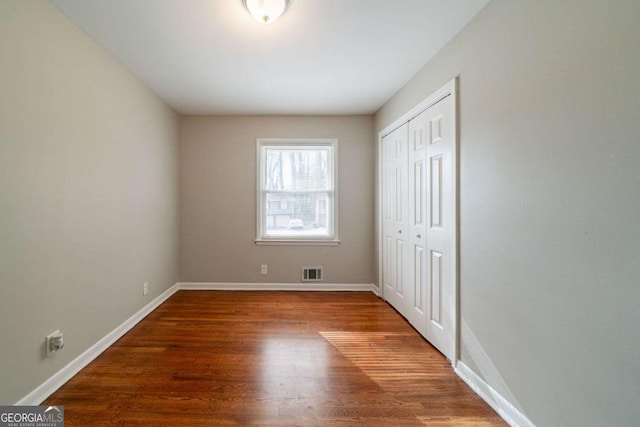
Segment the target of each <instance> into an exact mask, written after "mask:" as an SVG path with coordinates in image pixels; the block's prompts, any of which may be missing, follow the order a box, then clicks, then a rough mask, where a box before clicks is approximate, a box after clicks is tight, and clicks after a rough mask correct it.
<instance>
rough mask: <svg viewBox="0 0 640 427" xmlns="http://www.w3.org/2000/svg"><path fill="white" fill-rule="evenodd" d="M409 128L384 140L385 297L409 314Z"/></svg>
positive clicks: (401, 310) (402, 129)
mask: <svg viewBox="0 0 640 427" xmlns="http://www.w3.org/2000/svg"><path fill="white" fill-rule="evenodd" d="M407 151H408V141H407V125H406V124H405V125H403V126H401V127H400V128H398V129H396V130H395V131H393V132H391V133H390V134H389V135H387V136H385V137H384V138H383V139H382V155H383V162H382V163H383V174H384V178H383V182H382V205H383V212H382V218H383V224H382V229H383V230H382V232H383V248H382V251H383V256H382V259H383V263H384V265H383V293H384V298H385V299H386V300H387V301H388V302H389V303H390V304H391V305H392V306H394V307H395V309H396V310H398V311H399V312H400V313H402V314H403V315H404V316H406V312H407V311H408V310H407V309H408V302H407V290H408V289H407V283H408V274H409V271H408V270H409V268H408V264H409V245H408V244H407V234H408V230H407V226H408V210H409V202H408V193H409V192H408V174H407V167H408V157H407V156H408V153H407Z"/></svg>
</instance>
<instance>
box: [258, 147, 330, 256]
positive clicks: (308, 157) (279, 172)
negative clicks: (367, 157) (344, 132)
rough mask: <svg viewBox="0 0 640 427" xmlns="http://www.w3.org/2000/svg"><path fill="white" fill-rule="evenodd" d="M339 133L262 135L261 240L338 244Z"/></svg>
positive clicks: (259, 180)
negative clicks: (321, 136)
mask: <svg viewBox="0 0 640 427" xmlns="http://www.w3.org/2000/svg"><path fill="white" fill-rule="evenodd" d="M337 148H338V141H337V140H335V139H264V138H263V139H258V159H257V162H258V174H257V175H258V212H257V228H258V232H257V238H256V242H257V243H258V244H264V243H269V242H272V243H303V244H306V243H317V244H337V243H338V242H339V241H338V232H337V230H338V227H337V215H336V212H337V203H336V200H337V197H336V164H337V162H336V159H337Z"/></svg>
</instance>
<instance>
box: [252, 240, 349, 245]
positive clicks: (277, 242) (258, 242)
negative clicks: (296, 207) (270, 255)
mask: <svg viewBox="0 0 640 427" xmlns="http://www.w3.org/2000/svg"><path fill="white" fill-rule="evenodd" d="M255 242H256V245H258V246H270V245H271V246H338V245H339V244H340V240H337V239H336V240H310V239H307V240H305V239H298V240H296V239H278V238H274V239H256V241H255Z"/></svg>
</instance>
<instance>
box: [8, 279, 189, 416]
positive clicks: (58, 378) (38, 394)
mask: <svg viewBox="0 0 640 427" xmlns="http://www.w3.org/2000/svg"><path fill="white" fill-rule="evenodd" d="M178 289H179V286H178V284H177V283H176V284H175V285H173V286H171V287H170V288H169V289H167V290H166V291H164V292H163V293H162V294H160V295H159V296H158V297H156V298H155V299H154V300H153V301H151V302H150V303H149V304H147V305H145V306H144V307H142V309H141V310H140V311H138V312H137V313H135V314H134V315H133V316H131V317H130V318H128V319H127V320H125V321H124V322H123V323H122V324H121V325H120V326H118V327H117V328H115V329H114V330H113V331H111V332H109V333H108V334H107V335H105V336H104V337H103V338H102V339H100V341H98V342H97V343H95V344H94V345H92V346H91V347H89V348H88V349H87V350H86V351H85V352H84V353H82V354H81V355H80V356H78V357H76V358H75V359H73V360H72V361H71V362H69V363H68V364H67V365H66V366H65V367H64V368H62V369H60V370H59V371H58V372H56V373H55V374H53V375H52V376H51V377H50V378H49V379H48V380H46V381H45V382H43V383H42V384H40V385H39V386H38V387H36V388H35V389H34V390H33V391H32V392H31V393H29V394H27V395H26V396H25V397H23V398H22V399H20V400H19V401H18V402H16V405H20V406H27V405H39V404H40V403H42V402H43V401H44V400H45V399H46V398H47V397H49V396H50V395H51V394H52V393H53V392H54V391H56V390H57V389H58V388H60V387H61V386H62V385H63V384H64V383H66V382H67V381H69V380H70V379H71V378H72V377H73V376H74V375H76V374H77V373H78V372H80V370H82V368H84V367H85V366H87V365H88V364H89V363H91V362H92V361H93V360H94V359H95V358H96V357H98V356H99V355H100V354H101V353H102V352H103V351H105V350H106V349H107V348H109V346H111V345H112V344H113V343H115V342H116V341H117V340H118V339H119V338H120V337H122V336H123V335H124V334H126V333H127V332H128V331H129V330H130V329H131V328H133V327H134V326H135V325H137V324H138V322H140V321H141V320H142V319H144V318H145V317H146V316H147V315H148V314H149V313H151V312H152V311H153V310H155V309H156V308H157V307H158V306H159V305H160V304H162V303H163V302H164V301H166V300H167V299H168V298H169V297H170V296H171V295H173V294H174V293H176V291H177V290H178Z"/></svg>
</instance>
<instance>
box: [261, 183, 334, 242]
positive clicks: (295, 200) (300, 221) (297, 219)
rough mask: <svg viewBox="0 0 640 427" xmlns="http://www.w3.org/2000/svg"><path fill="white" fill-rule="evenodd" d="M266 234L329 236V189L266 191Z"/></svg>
mask: <svg viewBox="0 0 640 427" xmlns="http://www.w3.org/2000/svg"><path fill="white" fill-rule="evenodd" d="M266 196H267V201H266V202H267V203H266V206H267V212H266V224H265V229H266V235H267V236H286V237H296V236H304V237H307V236H321V237H322V236H328V235H329V208H330V203H329V194H328V193H267V195H266Z"/></svg>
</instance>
